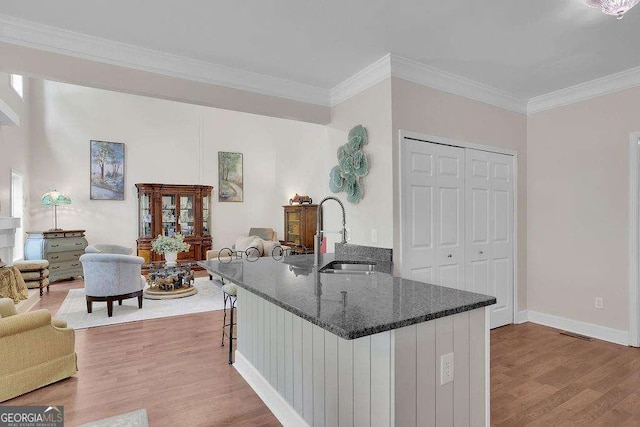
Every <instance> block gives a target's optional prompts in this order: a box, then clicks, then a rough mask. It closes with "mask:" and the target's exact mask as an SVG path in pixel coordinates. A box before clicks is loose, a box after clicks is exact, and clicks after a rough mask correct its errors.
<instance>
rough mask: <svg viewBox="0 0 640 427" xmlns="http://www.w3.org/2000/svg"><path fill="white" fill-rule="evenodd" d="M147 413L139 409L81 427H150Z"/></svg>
mask: <svg viewBox="0 0 640 427" xmlns="http://www.w3.org/2000/svg"><path fill="white" fill-rule="evenodd" d="M148 426H149V420H148V419H147V411H146V410H145V409H138V410H137V411H133V412H127V413H126V414H121V415H116V416H115V417H109V418H104V419H102V420H98V421H92V422H90V423H86V424H82V426H81V427H148Z"/></svg>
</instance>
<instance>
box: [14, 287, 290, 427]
mask: <svg viewBox="0 0 640 427" xmlns="http://www.w3.org/2000/svg"><path fill="white" fill-rule="evenodd" d="M81 286H82V281H81V280H77V281H74V282H66V283H65V282H62V284H60V283H56V284H54V285H51V291H50V293H49V294H48V295H47V294H46V293H45V296H44V297H43V298H42V299H41V301H40V302H39V303H38V304H37V305H36V306H35V307H34V308H33V309H32V310H37V309H39V308H47V309H49V310H50V311H51V312H52V313H54V314H55V313H56V312H57V310H58V308H59V306H60V305H61V304H62V301H63V300H64V298H65V297H66V294H67V292H68V290H69V289H72V288H77V287H81ZM117 309H118V307H117V305H116V306H115V307H114V310H117ZM221 313H222V311H216V312H208V313H198V314H192V315H188V316H176V317H172V318H164V319H153V320H143V321H140V322H132V323H125V324H120V325H112V326H103V327H99V328H90V329H79V330H76V352H77V354H78V374H77V375H76V376H75V377H72V378H69V379H66V380H64V381H61V382H59V383H56V384H52V385H50V386H48V387H44V388H41V389H38V390H35V391H33V392H31V393H28V394H25V395H23V396H20V397H17V398H15V399H12V400H10V401H7V402H4V403H2V404H3V405H64V412H65V425H66V426H76V425H80V424H83V423H86V422H89V421H94V420H97V419H101V418H106V417H110V416H113V415H117V414H121V413H124V412H130V411H134V410H136V409H140V408H145V409H146V410H147V414H148V416H149V424H150V425H151V426H225V425H233V426H243V425H245V426H248V425H278V426H279V425H280V423H278V420H277V419H276V418H275V417H274V416H273V414H272V413H271V412H270V411H269V409H268V408H267V407H266V406H265V405H264V403H262V401H261V400H260V398H259V397H258V395H256V394H255V392H254V391H253V390H252V389H251V387H249V385H248V384H247V383H246V382H245V381H244V379H242V377H241V376H240V375H239V374H238V373H237V372H236V370H235V369H234V368H233V367H232V366H229V364H228V363H227V355H228V353H227V351H226V347H224V348H222V347H220V334H221V325H222V315H221Z"/></svg>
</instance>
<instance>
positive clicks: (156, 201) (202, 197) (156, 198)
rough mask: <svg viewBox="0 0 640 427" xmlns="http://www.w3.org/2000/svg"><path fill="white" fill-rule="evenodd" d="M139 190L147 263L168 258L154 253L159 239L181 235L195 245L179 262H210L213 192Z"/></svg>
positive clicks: (141, 246)
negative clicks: (152, 242)
mask: <svg viewBox="0 0 640 427" xmlns="http://www.w3.org/2000/svg"><path fill="white" fill-rule="evenodd" d="M136 188H137V189H138V240H137V242H138V246H137V248H138V256H141V257H142V258H144V260H145V263H147V264H149V263H152V262H161V261H163V260H164V255H161V254H158V253H155V252H153V251H152V250H151V241H152V240H153V239H154V238H156V237H157V236H158V235H160V234H162V235H165V236H172V235H174V234H176V233H181V234H182V235H183V236H185V239H184V240H185V242H187V243H189V244H190V245H191V248H190V249H189V251H188V252H181V253H179V254H178V260H179V261H185V262H195V261H201V260H204V259H206V253H207V251H208V250H209V249H211V245H212V240H211V192H212V190H213V187H211V186H208V185H173V184H136Z"/></svg>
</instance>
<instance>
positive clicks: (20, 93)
mask: <svg viewBox="0 0 640 427" xmlns="http://www.w3.org/2000/svg"><path fill="white" fill-rule="evenodd" d="M16 77H20V85H19V90H18V88H17V86H18V85H17V84H16ZM9 86H11V89H13V91H14V92H15V93H16V95H18V96H19V97H20V99H24V76H23V75H22V74H14V73H9Z"/></svg>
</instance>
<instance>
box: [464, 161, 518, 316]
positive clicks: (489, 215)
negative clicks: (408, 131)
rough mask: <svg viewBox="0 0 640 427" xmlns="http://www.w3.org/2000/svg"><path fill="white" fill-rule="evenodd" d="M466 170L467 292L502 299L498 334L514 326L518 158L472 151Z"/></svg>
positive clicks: (495, 313)
mask: <svg viewBox="0 0 640 427" xmlns="http://www.w3.org/2000/svg"><path fill="white" fill-rule="evenodd" d="M466 169H467V179H466V191H465V193H466V201H467V215H466V236H467V240H466V272H467V274H466V285H467V288H466V289H467V290H469V291H472V292H479V293H483V294H488V295H493V296H495V297H496V299H497V304H496V305H494V306H492V310H491V311H492V313H491V327H492V328H496V327H498V326H503V325H507V324H509V323H513V157H511V156H507V155H502V154H495V153H488V152H484V151H478V150H472V149H467V151H466Z"/></svg>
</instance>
